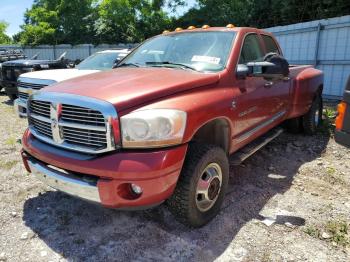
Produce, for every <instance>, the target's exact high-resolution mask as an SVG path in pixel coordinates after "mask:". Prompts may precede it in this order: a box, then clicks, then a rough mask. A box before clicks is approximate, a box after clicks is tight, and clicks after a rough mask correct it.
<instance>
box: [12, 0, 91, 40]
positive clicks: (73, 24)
mask: <svg viewBox="0 0 350 262" xmlns="http://www.w3.org/2000/svg"><path fill="white" fill-rule="evenodd" d="M93 3H94V0H75V1H71V0H35V1H34V3H33V6H32V7H31V8H30V9H29V10H27V11H26V13H25V15H24V22H25V23H24V25H22V31H21V32H20V34H19V35H17V36H16V38H19V39H20V42H21V43H23V44H30V45H38V44H63V43H70V44H80V43H88V42H90V41H91V39H92V38H93V35H94V32H93V24H94V21H95V19H96V18H95V17H94V6H93Z"/></svg>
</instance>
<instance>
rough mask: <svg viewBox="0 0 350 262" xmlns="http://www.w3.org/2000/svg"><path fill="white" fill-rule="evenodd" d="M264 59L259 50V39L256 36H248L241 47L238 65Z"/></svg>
mask: <svg viewBox="0 0 350 262" xmlns="http://www.w3.org/2000/svg"><path fill="white" fill-rule="evenodd" d="M263 58H264V54H263V51H262V50H261V46H260V42H259V37H258V35H257V34H249V35H247V36H246V37H245V39H244V42H243V47H242V52H241V56H240V58H239V63H240V64H246V63H248V62H259V61H262V60H263Z"/></svg>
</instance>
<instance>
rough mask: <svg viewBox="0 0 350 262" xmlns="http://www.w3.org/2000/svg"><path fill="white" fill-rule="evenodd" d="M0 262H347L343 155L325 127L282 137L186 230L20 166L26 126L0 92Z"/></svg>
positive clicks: (236, 173)
mask: <svg viewBox="0 0 350 262" xmlns="http://www.w3.org/2000/svg"><path fill="white" fill-rule="evenodd" d="M0 115H1V116H2V119H1V125H0V136H1V138H2V139H1V140H0V150H1V156H0V261H66V260H68V261H102V260H104V261H105V260H111V261H112V260H113V261H129V260H132V261H160V260H161V261H213V260H217V261H350V248H349V245H350V243H349V236H350V232H349V223H350V215H349V209H350V194H349V192H350V187H349V185H350V176H349V175H350V172H349V170H350V150H349V149H346V148H345V147H342V146H340V145H337V144H336V143H335V142H334V140H333V138H332V136H331V135H330V134H329V132H328V131H327V130H328V129H327V128H325V129H324V130H323V131H320V133H319V134H318V135H317V136H314V137H306V136H302V135H292V134H282V135H281V136H280V137H279V138H278V139H276V140H275V141H273V142H272V143H270V144H269V145H267V146H266V147H265V148H264V149H262V150H260V151H259V152H258V153H256V154H255V155H254V156H252V157H251V158H250V159H248V160H247V161H246V162H245V163H243V164H242V165H241V166H238V167H234V166H232V167H231V173H230V179H231V180H230V184H231V187H230V192H229V193H228V195H227V197H226V199H225V202H224V205H223V208H222V211H221V213H220V215H219V216H218V217H216V218H215V219H214V220H213V221H212V222H211V223H210V224H208V225H207V226H205V227H203V228H201V229H196V230H192V229H189V228H186V227H185V226H183V225H181V224H179V223H178V222H176V221H175V220H174V218H173V217H172V216H171V215H170V213H169V212H168V210H167V209H166V207H164V206H160V207H158V208H155V209H152V210H148V211H142V212H141V211H140V212H124V211H123V212H122V211H116V210H108V209H104V208H102V207H99V206H96V205H93V204H90V203H86V202H84V201H81V200H79V199H75V198H72V197H70V196H67V195H64V194H62V193H59V192H56V191H54V190H51V189H50V188H48V187H46V186H44V185H43V184H42V183H41V182H38V181H37V180H36V179H34V178H33V177H32V176H31V175H28V174H27V173H26V171H25V170H24V168H23V166H22V163H21V160H20V155H19V150H20V148H21V145H20V143H19V139H20V138H21V134H22V133H23V131H24V130H25V127H26V121H25V120H22V119H18V118H17V117H16V116H15V113H14V111H13V107H12V105H11V103H10V102H9V101H8V100H7V97H6V96H5V95H4V94H1V95H0Z"/></svg>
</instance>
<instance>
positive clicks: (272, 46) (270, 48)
mask: <svg viewBox="0 0 350 262" xmlns="http://www.w3.org/2000/svg"><path fill="white" fill-rule="evenodd" d="M261 36H262V39H263V41H264V44H265V48H266V54H267V53H271V52H273V53H277V54H280V51H279V50H278V47H277V45H276V42H275V41H274V40H273V38H272V37H271V36H268V35H261Z"/></svg>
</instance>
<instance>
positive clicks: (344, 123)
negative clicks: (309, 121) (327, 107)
mask: <svg viewBox="0 0 350 262" xmlns="http://www.w3.org/2000/svg"><path fill="white" fill-rule="evenodd" d="M334 137H335V141H337V142H338V143H339V144H342V145H344V146H347V147H350V76H349V78H348V82H347V84H346V87H345V92H344V96H343V101H342V102H341V103H340V104H339V105H338V116H337V119H336V123H335V135H334Z"/></svg>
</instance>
